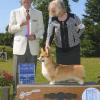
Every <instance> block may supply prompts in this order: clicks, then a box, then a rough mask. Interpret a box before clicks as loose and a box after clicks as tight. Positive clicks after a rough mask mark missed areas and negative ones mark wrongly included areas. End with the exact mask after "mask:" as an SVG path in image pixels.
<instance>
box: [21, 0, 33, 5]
mask: <svg viewBox="0 0 100 100" xmlns="http://www.w3.org/2000/svg"><path fill="white" fill-rule="evenodd" d="M22 1H23V0H20V1H19V2H20V4H21V5H22ZM30 1H33V0H30Z"/></svg>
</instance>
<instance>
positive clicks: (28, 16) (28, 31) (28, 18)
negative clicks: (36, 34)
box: [26, 10, 31, 37]
mask: <svg viewBox="0 0 100 100" xmlns="http://www.w3.org/2000/svg"><path fill="white" fill-rule="evenodd" d="M26 13H27V15H26V20H27V31H26V36H27V37H28V36H29V35H31V34H30V15H29V10H26Z"/></svg>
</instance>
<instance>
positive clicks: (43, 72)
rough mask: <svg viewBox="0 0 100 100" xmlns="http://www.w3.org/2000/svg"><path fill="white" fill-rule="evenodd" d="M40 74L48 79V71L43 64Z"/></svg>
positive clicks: (43, 63)
mask: <svg viewBox="0 0 100 100" xmlns="http://www.w3.org/2000/svg"><path fill="white" fill-rule="evenodd" d="M42 74H43V76H44V77H45V78H47V79H49V75H48V71H47V69H46V66H45V62H42Z"/></svg>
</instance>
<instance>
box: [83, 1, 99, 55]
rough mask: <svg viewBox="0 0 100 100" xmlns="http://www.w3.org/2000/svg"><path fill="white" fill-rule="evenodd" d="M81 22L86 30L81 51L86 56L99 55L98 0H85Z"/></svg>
mask: <svg viewBox="0 0 100 100" xmlns="http://www.w3.org/2000/svg"><path fill="white" fill-rule="evenodd" d="M83 22H84V23H85V26H86V30H85V35H84V39H83V40H82V53H83V54H85V55H86V56H100V0H87V3H86V15H84V19H83Z"/></svg>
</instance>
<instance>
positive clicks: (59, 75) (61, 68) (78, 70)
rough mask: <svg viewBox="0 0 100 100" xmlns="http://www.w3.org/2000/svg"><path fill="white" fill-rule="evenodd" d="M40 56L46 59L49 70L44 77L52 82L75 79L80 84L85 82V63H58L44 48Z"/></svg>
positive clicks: (47, 69) (45, 63) (46, 66)
mask: <svg viewBox="0 0 100 100" xmlns="http://www.w3.org/2000/svg"><path fill="white" fill-rule="evenodd" d="M40 58H41V59H42V60H44V65H45V69H46V71H47V74H46V75H44V77H46V78H47V80H48V81H50V84H54V83H55V82H59V81H65V80H74V81H76V82H78V83H79V84H83V83H84V77H85V73H84V67H83V65H60V64H59V65H57V64H56V63H54V62H53V60H52V57H51V56H50V55H49V56H48V55H47V54H46V52H45V51H43V49H42V50H41V54H40Z"/></svg>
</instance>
